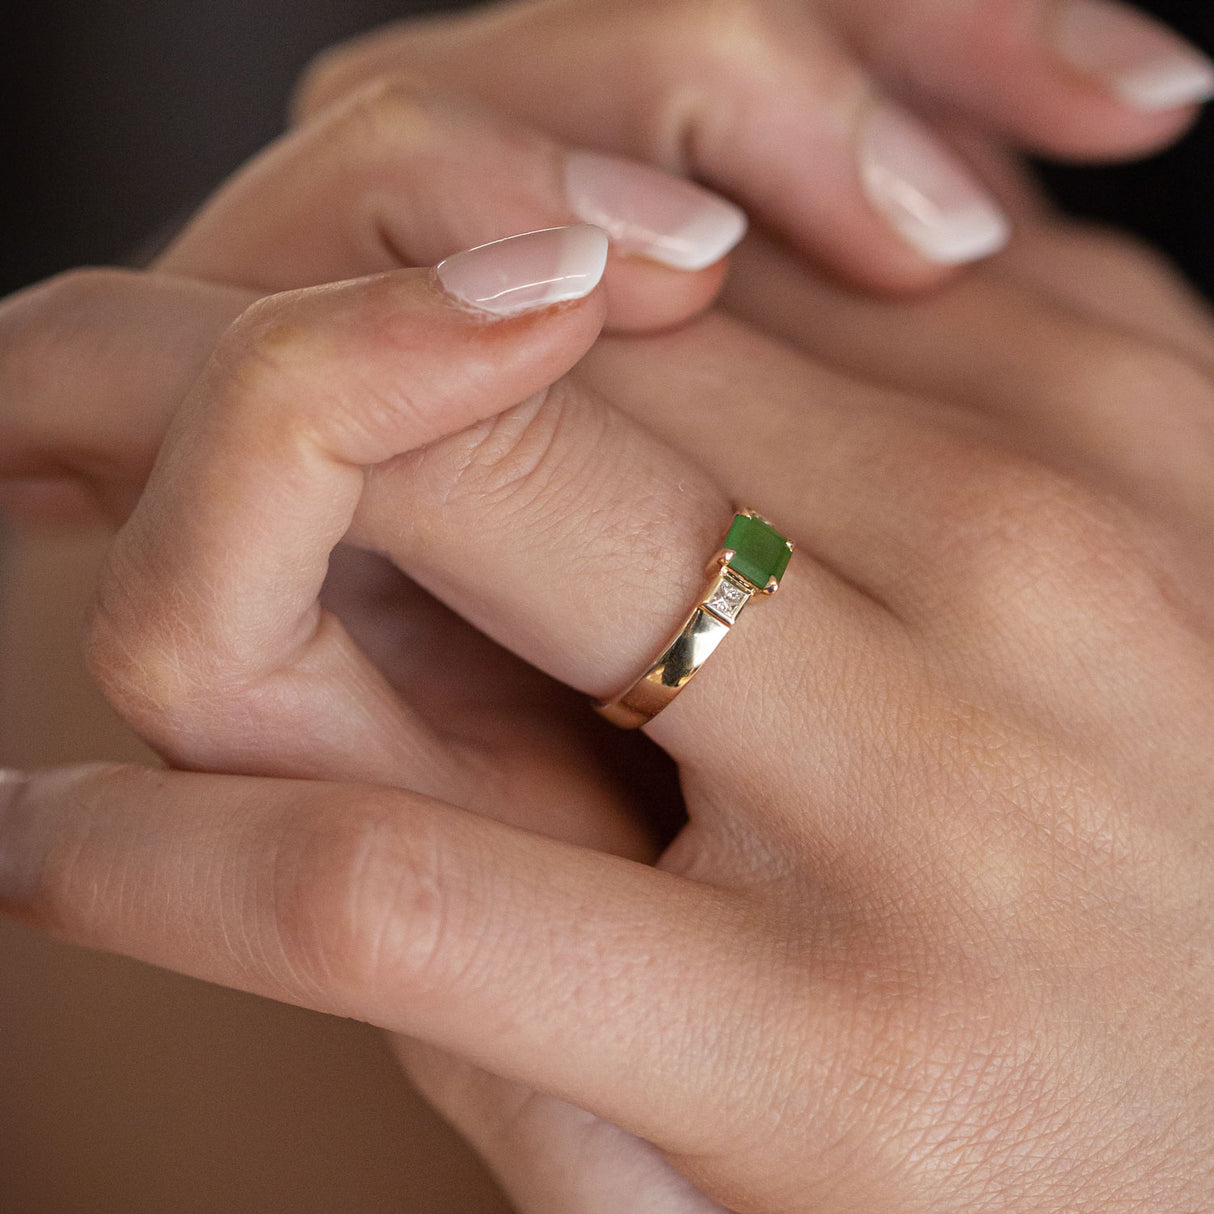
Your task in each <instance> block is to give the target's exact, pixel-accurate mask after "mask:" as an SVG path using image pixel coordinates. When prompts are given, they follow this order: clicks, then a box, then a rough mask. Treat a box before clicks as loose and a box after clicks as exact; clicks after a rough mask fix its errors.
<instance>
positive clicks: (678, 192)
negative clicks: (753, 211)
mask: <svg viewBox="0 0 1214 1214" xmlns="http://www.w3.org/2000/svg"><path fill="white" fill-rule="evenodd" d="M565 192H566V196H567V198H568V201H569V206H570V208H571V209H572V210H573V212H574V214H576V215H577V216H578V218H579V219H582V220H584V221H585V222H586V223H590V224H594V225H595V226H596V227H600V228H602V229H603V230H604V231H605V232H607V234H608V235H609V236H610V237H611V240H612V243H613V244H614V245H615V247H616V250H617V251H619V252H624V253H638V254H640V255H642V256H645V257H649V258H651V259H652V260H654V261H657V262H660V263H662V264H663V265H667V266H670V267H672V268H673V269H677V270H687V271H691V272H694V271H698V270H704V269H707V268H708V266H710V265H713V264H714V263H715V262H717V261H720V259H721V258H722V257H724V256H725V255H726V254H727V253H728V252H729V251H730V250H731V249H732V248H734V247H735V246H736V245H737V243H738V242H739V241H740V240H741V239H742V237H743V236H744V235H745V234H746V227H747V220H746V213H745V212H744V211H742V210H741V209H740V208H739V207H736V206H734V204H733V203H731V202H729V201H728V200H726V199H724V198H721V197H720V196H719V195H717V194H714V193H712V192H711V191H709V190H705V189H702V188H701V187H700V186H697V185H695V184H694V183H692V182H690V181H684V180H682V179H681V178H678V177H672V176H670V175H669V174H668V173H663V172H661V171H660V170H658V169H655V168H651V167H650V166H648V165H642V164H636V163H634V162H632V161H630V160H622V159H620V158H619V157H616V156H604V155H601V154H600V153H597V152H571V153H570V154H569V155H568V156H567V157H566V158H565Z"/></svg>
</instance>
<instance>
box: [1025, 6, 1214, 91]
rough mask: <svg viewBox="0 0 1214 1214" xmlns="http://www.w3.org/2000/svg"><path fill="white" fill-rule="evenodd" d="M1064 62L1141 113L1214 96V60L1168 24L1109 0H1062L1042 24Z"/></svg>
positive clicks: (1072, 69)
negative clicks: (1045, 23)
mask: <svg viewBox="0 0 1214 1214" xmlns="http://www.w3.org/2000/svg"><path fill="white" fill-rule="evenodd" d="M1047 37H1048V42H1049V44H1050V45H1051V46H1052V48H1053V50H1054V52H1055V53H1056V54H1057V56H1058V57H1059V59H1060V60H1061V61H1062V63H1063V64H1064V65H1066V66H1067V67H1068V68H1069V69H1070V70H1071V71H1073V72H1076V73H1078V74H1079V75H1080V76H1082V77H1084V78H1086V79H1087V80H1088V81H1090V82H1092V83H1095V84H1096V85H1098V86H1099V87H1102V88H1104V89H1107V90H1108V92H1109V93H1110V94H1111V95H1112V96H1113V97H1114V98H1116V100H1117V101H1119V102H1120V103H1121V104H1122V105H1123V106H1125V107H1126V108H1127V109H1129V110H1132V111H1136V112H1137V113H1140V114H1148V115H1149V114H1168V113H1175V112H1176V111H1178V110H1180V111H1184V110H1189V109H1191V107H1193V106H1196V105H1200V104H1203V103H1204V102H1206V101H1209V100H1210V99H1211V98H1214V63H1212V62H1211V61H1210V59H1209V58H1208V57H1207V56H1206V55H1204V54H1203V53H1202V52H1201V51H1200V50H1198V49H1197V47H1195V46H1193V45H1192V44H1191V43H1189V42H1188V41H1186V40H1185V39H1184V38H1182V37H1181V36H1180V35H1179V34H1177V33H1175V32H1174V31H1172V30H1171V29H1169V28H1168V27H1167V26H1165V25H1163V24H1161V23H1160V22H1158V21H1155V20H1153V19H1152V18H1150V17H1147V16H1146V15H1144V14H1143V13H1140V12H1138V11H1137V10H1135V9H1133V8H1131V7H1130V6H1129V5H1126V4H1121V3H1119V2H1114V0H1061V2H1060V3H1057V4H1055V5H1054V7H1053V11H1052V12H1051V14H1050V19H1049V21H1048V23H1047Z"/></svg>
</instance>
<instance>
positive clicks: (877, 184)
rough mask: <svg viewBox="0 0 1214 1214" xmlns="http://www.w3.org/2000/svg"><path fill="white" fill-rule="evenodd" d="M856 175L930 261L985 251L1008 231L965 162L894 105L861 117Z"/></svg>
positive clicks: (958, 259)
mask: <svg viewBox="0 0 1214 1214" xmlns="http://www.w3.org/2000/svg"><path fill="white" fill-rule="evenodd" d="M860 175H861V181H862V183H863V185H864V190H865V193H866V194H867V195H868V199H869V201H870V202H871V203H872V204H873V206H874V207H876V209H877V210H878V211H880V212H881V214H882V215H884V216H885V218H886V219H887V220H888V221H889V223H890V224H892V226H893V227H894V229H895V230H896V231H897V232H898V233H899V234H900V235H901V236H902V237H903V239H904V240H906V241H907V243H908V244H910V245H911V247H912V248H914V249H915V250H916V251H917V252H918V253H919V255H920V256H921V257H923V258H925V259H926V260H927V261H930V262H933V263H934V264H936V265H950V266H951V265H962V264H965V263H967V262H971V261H977V260H979V259H981V258H983V257H989V256H990V255H991V254H992V253H996V252H998V251H999V249H1001V248H1003V246H1004V245H1005V244H1007V242H1008V239H1009V237H1010V236H1011V224H1010V222H1009V221H1008V218H1007V216H1006V215H1005V214H1004V212H1003V210H1002V209H1001V208H1000V207H999V206H998V204H997V203H996V202H995V201H994V199H993V198H991V196H990V195H989V194H988V193H987V192H986V190H985V189H983V187H982V186H980V185H979V184H978V182H977V181H976V180H975V179H974V178H973V177H972V176H971V175H970V173H969V171H968V170H967V169H966V168H965V166H964V165H963V164H962V163H961V162H960V161H959V160H958V159H957V158H956V157H955V156H953V155H952V154H951V153H950V152H948V151H947V150H945V149H944V148H943V147H942V146H941V145H940V144H939V143H938V142H937V141H936V140H935V139H934V138H933V137H932V136H931V135H930V134H929V133H928V132H927V131H925V130H924V129H923V128H922V127H920V126H919V125H918V124H917V123H916V122H914V121H913V120H911V119H910V118H909V117H907V116H906V115H903V114H901V113H899V112H897V111H895V110H892V109H889V108H885V107H883V108H881V109H878V110H876V111H875V112H874V113H873V114H872V115H871V116H870V117H869V120H868V123H867V125H866V127H865V129H864V132H863V135H862V137H861V141H860Z"/></svg>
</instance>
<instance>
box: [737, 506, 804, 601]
mask: <svg viewBox="0 0 1214 1214" xmlns="http://www.w3.org/2000/svg"><path fill="white" fill-rule="evenodd" d="M725 547H726V548H728V549H730V550H731V551H733V553H734V554H735V555H734V558H733V560H732V561H730V562H729V567H730V569H732V570H733V571H734V573H737V574H741V576H742V577H744V578H745V579H746V580H747V581H748V582H750V583H751V585H754V586H758V587H759V589H760V590H762V589H763V588H764V587H765V586H766V585H767V583H768V582H769V581H770V580H771V579H772V578H775V579H776V581H777V582H778V581H779V580H780V579H781V578H782V577H783V576H784V570H786V569H787V568H788V562H789V559H790V558H791V556H792V551H791V550H790V548H789V546H788V541H787V540H786V539H785V538H784V536H782V535H781V534H780V533H779V532H778V531H777V530H776V529H775V528H774V527H773V526H772V525H771V524H770V523H769V522H768V521H767V520H766V519H761V518H759V517H758V516H757V515H749V514H738V515H735V516H734V520H733V526H732V527H730V529H729V534H728V535H727V536H726V537H725Z"/></svg>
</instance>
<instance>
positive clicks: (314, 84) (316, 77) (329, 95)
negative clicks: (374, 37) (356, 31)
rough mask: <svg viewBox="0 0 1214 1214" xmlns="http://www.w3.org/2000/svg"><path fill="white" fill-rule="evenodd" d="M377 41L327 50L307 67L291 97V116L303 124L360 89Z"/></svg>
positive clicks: (354, 42) (338, 46)
mask: <svg viewBox="0 0 1214 1214" xmlns="http://www.w3.org/2000/svg"><path fill="white" fill-rule="evenodd" d="M373 46H374V42H368V41H366V40H363V39H354V40H352V41H349V42H339V43H337V44H336V45H335V46H330V47H326V48H325V49H324V50H323V51H321V52H320V54H318V55H316V56H315V57H314V58H313V59H312V60H311V61H310V62H309V63H308V64H307V65H306V66H305V67H304V70H303V72H302V73H301V75H300V78H299V81H298V82H297V83H296V85H295V90H294V93H293V95H292V98H291V113H292V116H293V117H294V119H295V120H296V121H297V122H302V121H304V120H306V119H307V118H310V117H311V116H312V115H314V114H315V113H317V111H319V110H322V109H324V108H325V107H326V106H328V105H330V104H331V103H332V102H333V101H334V100H335V99H336V98H338V97H341V96H343V95H344V94H346V93H348V92H349V91H350V89H351V88H355V87H357V84H358V82H359V81H360V80H362V79H364V78H365V75H366V70H367V69H366V66H365V65H366V62H367V60H368V58H369V57H370V55H369V53H368V52H369V51H370V50H371V48H372V47H373Z"/></svg>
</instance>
